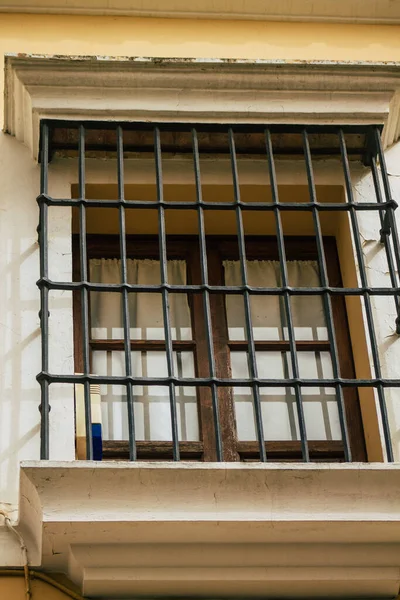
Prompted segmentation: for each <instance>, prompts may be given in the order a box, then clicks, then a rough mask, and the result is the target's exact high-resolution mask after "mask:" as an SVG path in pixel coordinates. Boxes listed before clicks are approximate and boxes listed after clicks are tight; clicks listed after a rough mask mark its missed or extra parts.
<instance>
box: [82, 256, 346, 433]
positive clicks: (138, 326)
mask: <svg viewBox="0 0 400 600" xmlns="http://www.w3.org/2000/svg"><path fill="white" fill-rule="evenodd" d="M167 266H168V282H169V283H171V284H176V285H185V283H186V264H185V262H184V261H178V260H172V261H168V265H167ZM287 267H288V277H289V284H290V285H292V286H296V287H305V286H307V287H308V286H318V285H319V275H318V268H317V264H316V263H315V262H313V261H293V262H288V265H287ZM247 270H248V280H249V284H250V285H252V286H259V287H277V286H279V285H281V279H280V270H279V264H278V263H277V262H274V261H248V262H247ZM224 271H225V283H226V285H241V275H240V265H239V262H238V261H226V262H224ZM127 272H128V282H129V283H132V284H136V283H139V284H149V285H152V284H159V283H160V263H159V261H155V260H136V259H135V260H128V261H127ZM90 279H91V281H92V282H99V283H120V282H121V263H120V261H119V260H117V259H93V260H91V261H90ZM169 299H170V319H171V327H172V337H173V339H176V340H190V339H192V330H191V319H190V310H189V306H188V301H187V296H186V295H185V294H169ZM90 300H91V335H92V338H93V339H120V340H121V339H123V337H124V335H123V328H122V296H121V294H120V293H114V292H92V293H91V298H90ZM291 307H292V314H293V321H294V330H295V337H296V339H298V340H324V339H327V332H326V325H325V320H324V312H323V306H322V300H321V298H319V297H317V296H297V297H293V296H292V297H291ZM226 308H227V320H228V331H229V337H230V339H231V340H245V339H246V334H245V320H244V305H243V298H242V296H239V295H238V296H236V295H235V296H232V295H228V296H226ZM129 312H130V325H131V331H130V335H131V339H133V340H135V339H143V340H164V337H165V336H164V324H163V315H162V300H161V295H160V294H159V293H155V294H154V293H135V294H129ZM251 316H252V323H253V333H254V338H255V339H256V340H285V339H286V340H287V339H288V332H287V326H286V315H285V310H284V306H283V303H282V298H280V297H279V296H252V297H251ZM297 356H298V362H299V369H300V376H301V377H304V378H313V379H314V378H315V379H317V378H329V377H331V376H332V366H331V361H330V355H329V353H328V352H298V354H297ZM247 359H248V357H247V353H246V352H233V351H232V352H231V367H232V376H233V377H240V378H242V377H248V376H249V372H248V360H247ZM256 359H257V367H258V372H259V376H260V377H262V378H270V377H273V378H279V377H282V378H286V377H290V376H291V361H290V356H289V355H288V354H287V353H282V352H266V351H260V352H257V356H256ZM131 361H132V373H133V374H134V375H137V376H139V377H141V376H143V377H154V376H160V377H163V376H167V361H166V354H165V351H156V350H151V351H147V352H142V351H133V352H131ZM92 366H93V371H94V372H95V373H97V374H99V375H125V358H124V352H121V351H113V352H111V351H110V352H107V351H95V352H93V354H92ZM174 369H175V373H176V374H177V375H178V376H182V377H194V374H195V369H194V357H193V353H192V352H191V351H185V352H180V353H176V352H174ZM101 396H102V418H103V434H104V438H105V439H115V440H124V439H128V421H127V407H126V390H125V388H124V387H123V386H115V385H114V386H111V385H108V386H101ZM302 396H303V406H304V413H305V420H306V428H307V436H308V439H310V440H330V439H340V438H341V434H340V426H339V420H338V412H337V404H336V397H335V390H334V389H327V388H322V387H316V388H303V390H302ZM134 399H135V433H136V439H137V440H158V441H162V440H171V439H172V433H171V418H170V401H169V389H168V388H167V387H163V386H135V388H134ZM176 399H177V413H178V433H179V439H180V440H188V441H189V440H190V441H196V440H198V439H199V422H198V410H197V402H196V391H195V389H194V388H189V387H188V388H185V387H177V388H176ZM234 400H235V412H236V422H237V429H238V436H239V439H240V440H255V439H256V429H255V420H254V403H253V397H252V390H251V389H250V388H238V389H234ZM261 405H262V406H261V408H262V415H263V424H264V433H265V439H267V440H297V439H299V428H298V418H297V411H296V401H295V396H294V391H293V389H291V388H261Z"/></svg>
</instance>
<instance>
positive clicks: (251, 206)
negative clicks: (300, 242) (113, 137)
mask: <svg viewBox="0 0 400 600" xmlns="http://www.w3.org/2000/svg"><path fill="white" fill-rule="evenodd" d="M37 202H38V203H39V204H41V203H44V204H47V205H48V206H86V207H88V208H119V207H120V206H123V207H124V208H132V209H135V208H136V209H138V208H139V209H143V208H145V209H154V210H156V209H158V208H160V206H161V207H162V208H164V209H173V210H198V209H199V208H202V209H203V210H232V209H236V208H237V207H240V208H241V209H242V210H250V211H271V212H272V211H276V210H281V211H300V212H307V211H312V209H315V210H319V211H323V212H326V211H328V212H329V211H334V212H335V211H339V212H340V211H349V210H351V209H352V208H354V210H361V211H362V210H372V211H374V210H376V211H378V212H379V211H385V210H387V209H388V208H394V202H393V201H389V202H383V203H381V204H378V203H377V202H331V203H329V202H316V203H312V202H301V203H299V202H276V203H272V202H244V201H243V200H240V201H237V202H205V201H203V200H202V201H200V202H183V201H182V202H180V201H178V202H177V201H167V200H162V201H161V202H154V201H152V200H148V201H147V200H124V199H119V200H118V199H116V200H112V199H107V200H97V199H91V200H88V199H86V198H51V197H50V196H45V195H41V196H38V198H37Z"/></svg>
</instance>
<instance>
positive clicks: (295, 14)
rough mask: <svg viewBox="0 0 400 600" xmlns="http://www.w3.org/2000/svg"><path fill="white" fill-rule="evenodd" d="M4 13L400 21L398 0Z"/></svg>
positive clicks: (30, 1)
mask: <svg viewBox="0 0 400 600" xmlns="http://www.w3.org/2000/svg"><path fill="white" fill-rule="evenodd" d="M0 12H14V13H18V12H26V13H50V14H75V15H120V16H123V15H127V16H137V17H172V18H197V19H198V18H203V19H255V20H280V21H283V20H288V21H311V22H313V21H316V22H340V23H374V24H378V23H381V24H390V25H394V24H398V23H400V5H399V3H398V2H396V0H375V1H374V2H372V1H371V0H369V1H366V0H246V2H243V0H230V1H229V2H226V0H192V1H191V2H187V0H146V2H143V0H97V1H96V2H93V0H57V1H55V0H0Z"/></svg>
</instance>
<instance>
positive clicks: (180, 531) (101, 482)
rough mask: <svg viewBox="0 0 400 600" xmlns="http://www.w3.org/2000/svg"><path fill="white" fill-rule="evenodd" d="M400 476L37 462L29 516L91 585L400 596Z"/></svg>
mask: <svg viewBox="0 0 400 600" xmlns="http://www.w3.org/2000/svg"><path fill="white" fill-rule="evenodd" d="M399 485H400V466H399V465H395V464H391V465H389V464H365V465H360V464H347V465H341V464H309V465H303V464H292V465H291V464H284V463H282V464H265V465H261V464H259V463H258V464H248V465H246V464H240V463H230V464H229V463H228V464H223V463H219V464H218V463H214V464H213V463H211V464H204V463H184V462H183V463H140V462H139V463H126V462H120V463H118V462H114V463H97V462H93V461H92V462H86V461H78V462H69V463H67V462H64V463H56V462H46V461H42V462H39V461H38V462H34V461H32V462H27V463H23V464H22V468H21V486H20V498H21V501H20V502H21V504H20V524H19V527H20V528H21V531H22V533H23V535H24V539H26V540H27V541H28V551H29V556H30V561H31V565H32V566H34V565H39V564H40V565H41V566H42V568H44V569H48V570H58V571H64V572H66V573H67V574H68V576H69V577H70V578H71V579H72V580H73V581H74V582H75V583H77V584H78V585H79V586H80V587H81V589H82V591H83V593H84V594H85V595H88V596H90V597H97V596H98V595H99V596H100V595H101V597H104V596H107V597H110V598H111V597H112V598H114V597H128V596H129V597H145V596H146V597H154V596H158V595H168V596H171V597H174V596H195V595H198V596H208V597H211V598H213V597H214V598H215V597H220V596H222V595H231V596H241V597H244V596H246V597H249V596H258V597H261V596H265V595H266V592H265V590H268V596H272V597H275V596H276V597H278V596H279V597H284V596H285V597H292V598H294V597H307V596H310V595H311V596H313V597H315V596H319V597H328V596H335V597H352V598H355V597H357V598H361V597H376V598H379V597H393V596H395V595H396V594H397V591H398V574H399V566H398V565H399V554H400V516H399V510H398V490H399ZM327 582H329V590H328V589H326V584H327Z"/></svg>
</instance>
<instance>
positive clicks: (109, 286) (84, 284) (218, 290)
mask: <svg viewBox="0 0 400 600" xmlns="http://www.w3.org/2000/svg"><path fill="white" fill-rule="evenodd" d="M36 283H37V286H38V287H39V288H40V289H41V288H44V287H46V288H48V289H49V290H65V291H71V292H73V291H76V290H80V289H82V288H86V289H88V290H89V291H91V292H112V293H118V292H122V291H123V290H127V291H128V292H130V293H141V292H146V293H150V294H157V293H160V292H161V291H162V290H168V291H169V292H171V293H175V294H187V293H202V292H204V291H205V290H206V291H208V292H210V293H211V294H237V295H239V294H242V293H243V292H248V293H249V294H253V295H255V296H257V295H263V296H282V295H284V294H286V293H288V294H290V295H291V296H321V295H322V294H324V293H328V294H332V295H333V296H363V295H364V294H371V295H372V296H393V295H394V294H400V288H391V287H384V288H374V287H360V288H342V287H313V288H304V287H302V288H296V287H291V286H286V287H279V288H278V287H277V288H263V287H253V286H250V285H241V286H239V285H236V286H224V285H209V284H204V283H202V284H199V285H171V284H169V283H163V284H160V285H142V284H130V283H120V284H119V283H93V282H91V281H80V282H78V281H52V280H50V279H47V278H45V277H42V278H41V279H39V280H38V281H37V282H36Z"/></svg>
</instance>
